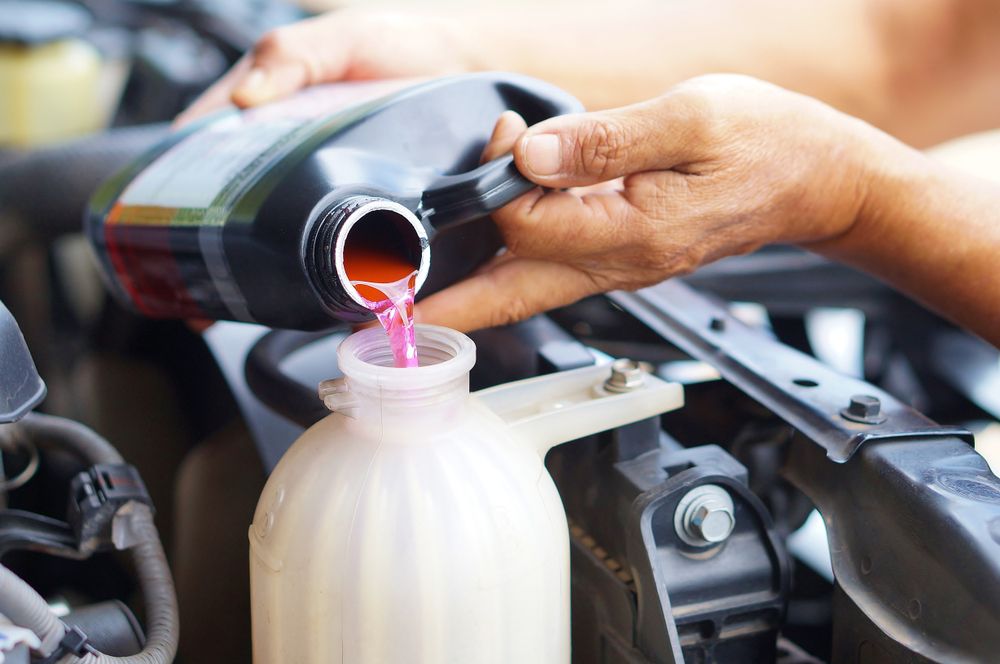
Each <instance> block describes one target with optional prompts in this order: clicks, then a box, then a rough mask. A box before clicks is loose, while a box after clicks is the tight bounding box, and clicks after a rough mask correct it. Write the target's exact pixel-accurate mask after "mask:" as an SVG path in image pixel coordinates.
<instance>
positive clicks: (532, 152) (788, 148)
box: [417, 75, 894, 330]
mask: <svg viewBox="0 0 1000 664" xmlns="http://www.w3.org/2000/svg"><path fill="white" fill-rule="evenodd" d="M524 130H525V125H524V123H523V121H522V120H521V119H520V118H519V117H517V116H516V115H514V114H513V113H508V114H505V115H504V116H503V117H502V118H501V120H500V122H499V123H498V124H497V127H496V130H495V132H494V136H493V140H492V141H491V143H490V145H489V146H488V147H487V149H486V154H485V155H484V157H485V158H489V157H492V156H495V155H497V154H500V153H502V152H504V151H506V150H508V149H510V148H511V146H513V149H514V156H515V160H516V162H517V166H518V168H519V169H520V171H521V172H522V173H524V174H525V175H526V176H527V177H529V178H530V179H531V180H532V181H534V182H536V183H538V184H540V185H542V186H543V187H546V189H537V190H535V191H534V192H532V193H529V194H527V195H525V196H523V197H521V198H520V199H518V200H517V201H515V202H513V203H511V204H510V205H508V206H507V207H505V208H503V209H502V210H500V211H498V212H497V213H495V214H494V215H493V216H494V219H495V220H496V222H497V224H498V225H499V227H500V229H501V231H502V232H503V235H504V238H505V240H506V243H507V247H508V252H507V253H506V254H504V255H502V256H501V257H499V258H497V259H495V260H494V261H493V262H492V263H491V264H488V265H487V266H485V267H484V268H483V269H481V270H480V271H479V272H478V273H477V274H475V275H473V276H472V277H471V278H470V279H467V280H466V281H464V282H462V283H459V284H456V285H455V286H452V287H451V288H449V289H447V290H444V291H442V292H440V293H437V294H435V295H433V296H431V297H429V298H427V299H426V300H425V301H423V302H421V303H420V305H419V306H418V310H417V320H419V321H421V322H428V323H437V324H441V325H447V326H450V327H455V328H458V329H461V330H473V329H477V328H480V327H488V326H493V325H503V324H507V323H512V322H515V321H518V320H521V319H523V318H526V317H528V316H531V315H532V314H535V313H538V312H541V311H545V310H547V309H551V308H554V307H558V306H562V305H566V304H569V303H571V302H574V301H576V300H578V299H580V298H583V297H586V296H588V295H592V294H595V293H601V292H606V291H609V290H613V289H636V288H641V287H644V286H648V285H652V284H655V283H658V282H660V281H662V280H664V279H666V278H668V277H672V276H675V275H682V274H687V273H689V272H691V271H693V270H695V269H696V268H697V267H699V266H700V265H703V264H705V263H708V262H711V261H714V260H717V259H719V258H722V257H723V256H728V255H731V254H737V253H746V252H749V251H752V250H754V249H756V248H757V247H760V246H761V245H763V244H765V243H768V242H774V241H782V242H800V243H804V242H811V241H817V240H826V239H829V238H833V237H836V236H839V235H842V234H844V233H846V232H847V231H848V230H849V229H850V228H851V227H852V224H853V223H854V221H855V219H856V217H857V215H858V212H859V210H861V209H862V207H863V205H864V203H865V196H866V182H867V181H866V177H867V172H868V171H867V166H868V165H870V164H875V163H877V162H878V160H879V152H880V150H881V149H882V148H883V147H884V146H885V144H887V143H894V141H892V140H891V139H889V138H888V137H887V136H885V135H884V134H881V132H878V131H877V130H875V129H873V128H871V127H869V126H868V125H866V124H864V123H862V122H861V121H859V120H856V119H854V118H850V117H848V116H846V115H843V114H841V113H838V112H837V111H834V110H833V109H831V108H830V107H828V106H826V105H824V104H822V103H820V102H817V101H815V100H813V99H810V98H807V97H803V96H801V95H798V94H794V93H791V92H787V91H784V90H781V89H780V88H777V87H775V86H772V85H769V84H767V83H762V82H760V81H756V80H753V79H749V78H746V77H741V76H730V75H716V76H706V77H702V78H698V79H693V80H691V81H688V82H686V83H683V84H681V85H679V86H676V87H675V88H673V89H671V90H670V91H669V92H667V93H666V94H665V95H663V96H662V97H660V98H658V99H655V100H652V101H649V102H645V103H641V104H636V105H634V106H629V107H626V108H623V109H618V110H614V111H605V112H600V113H588V114H581V115H575V116H564V117H560V118H554V119H552V120H547V121H545V122H542V123H540V124H538V125H535V126H534V127H532V128H530V129H528V130H527V131H524ZM522 132H523V133H522ZM618 178H623V179H622V180H621V184H620V186H619V187H618V188H614V187H609V186H608V185H607V184H606V183H609V182H611V181H615V180H616V179H618ZM602 183H604V186H600V185H602ZM594 185H598V186H597V187H595V186H594ZM565 187H587V189H586V190H572V189H571V190H569V191H560V189H561V188H565Z"/></svg>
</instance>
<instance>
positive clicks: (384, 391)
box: [249, 325, 683, 664]
mask: <svg viewBox="0 0 1000 664" xmlns="http://www.w3.org/2000/svg"><path fill="white" fill-rule="evenodd" d="M417 344H418V348H419V357H420V360H421V366H420V367H417V368H410V369H396V368H393V367H392V356H391V354H390V351H389V346H388V341H387V339H386V337H385V334H384V333H382V332H381V331H380V330H372V329H369V330H365V331H363V332H359V333H357V334H354V335H352V336H351V337H349V338H348V339H347V340H346V341H344V342H343V344H341V346H340V349H339V351H338V354H337V356H338V359H339V362H340V369H341V370H342V371H343V373H344V375H345V378H342V379H338V380H334V381H327V382H326V383H322V384H321V385H320V394H321V396H323V397H324V401H325V403H326V405H327V407H328V408H330V409H331V410H334V411H335V412H334V414H332V415H329V416H328V417H326V418H325V419H323V420H321V421H320V422H318V423H317V424H315V425H314V426H313V427H312V428H310V429H309V430H307V431H306V432H305V433H304V434H303V435H302V437H301V438H299V440H298V441H296V442H295V444H294V445H293V446H292V447H291V449H289V451H288V452H287V453H286V454H285V456H284V457H283V458H282V459H281V461H280V462H279V463H278V466H277V467H276V468H275V470H274V472H272V473H271V476H270V478H269V480H268V482H267V485H266V486H265V488H264V491H263V493H262V494H261V498H260V502H259V503H258V505H257V511H256V514H255V516H254V521H253V524H252V526H251V527H250V532H249V537H250V583H251V602H252V612H253V659H254V662H255V664H291V663H292V662H295V663H296V664H486V663H491V664H569V662H570V602H569V599H570V594H569V593H570V570H569V533H568V530H567V525H566V516H565V513H564V511H563V507H562V502H561V501H560V499H559V494H558V492H557V491H556V488H555V485H554V484H553V482H552V479H551V478H550V477H549V474H548V472H547V471H546V469H545V466H544V464H543V458H544V456H545V453H546V452H547V451H548V449H549V448H550V447H552V446H553V445H557V444H559V443H563V442H566V441H569V440H573V439H576V438H580V437H583V436H587V435H590V434H593V433H596V432H598V431H603V430H607V429H611V428H614V427H618V426H622V425H624V424H627V423H630V422H634V421H638V420H641V419H645V418H648V417H653V416H656V415H657V414H659V413H662V412H665V411H668V410H671V409H674V408H678V407H680V406H681V405H682V402H683V393H682V390H681V386H680V385H678V384H675V383H666V382H663V381H661V380H659V379H657V378H656V377H654V376H649V375H646V376H645V377H644V381H645V382H644V384H643V385H642V386H641V387H639V388H638V389H635V390H632V391H629V392H625V393H614V392H610V391H608V390H606V389H604V387H603V385H604V382H605V380H606V379H608V378H609V377H610V375H611V365H609V364H605V365H603V366H594V367H585V368H582V369H577V370H573V371H566V372H562V373H557V374H551V375H547V376H541V377H538V378H533V379H529V380H525V381H520V382H516V383H510V384H507V385H501V386H498V387H495V388H490V389H487V390H483V391H480V392H477V393H475V394H471V395H470V393H469V369H471V368H472V365H473V364H474V363H475V347H474V345H473V343H472V341H471V340H470V339H469V338H468V337H466V336H465V335H463V334H460V333H458V332H455V331H452V330H449V329H446V328H442V327H434V326H426V325H418V326H417Z"/></svg>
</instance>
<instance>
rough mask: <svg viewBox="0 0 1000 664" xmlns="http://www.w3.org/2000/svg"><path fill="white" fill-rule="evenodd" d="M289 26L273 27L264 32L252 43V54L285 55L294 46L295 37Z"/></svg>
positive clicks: (266, 55) (263, 55)
mask: <svg viewBox="0 0 1000 664" xmlns="http://www.w3.org/2000/svg"><path fill="white" fill-rule="evenodd" d="M293 30H294V28H293V27H290V26H285V27H280V28H273V29H271V30H268V31H267V32H265V33H264V34H263V35H262V36H261V38H260V39H258V40H257V43H256V44H255V45H254V49H253V51H254V55H255V56H257V57H275V56H281V55H287V54H288V53H289V52H290V50H291V49H292V48H293V47H294V44H295V38H294V36H293V35H292V34H290V33H291V32H293Z"/></svg>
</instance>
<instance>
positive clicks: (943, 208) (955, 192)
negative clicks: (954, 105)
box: [807, 144, 1000, 347]
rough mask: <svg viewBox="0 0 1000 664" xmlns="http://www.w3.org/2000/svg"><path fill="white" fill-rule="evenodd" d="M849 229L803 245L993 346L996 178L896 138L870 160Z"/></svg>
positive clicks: (997, 273) (998, 290)
mask: <svg viewBox="0 0 1000 664" xmlns="http://www.w3.org/2000/svg"><path fill="white" fill-rule="evenodd" d="M866 190H867V191H866V194H865V202H864V204H863V205H862V207H861V212H860V213H859V215H858V217H857V220H856V221H855V223H854V224H853V226H852V227H851V229H850V230H849V231H848V232H847V233H845V234H843V235H842V236H840V237H838V238H835V239H832V240H829V241H827V242H823V243H819V244H814V245H811V246H808V247H807V248H810V249H812V250H814V251H817V252H818V253H821V254H823V255H825V256H827V257H829V258H832V259H835V260H838V261H841V262H844V263H848V264H850V265H853V266H855V267H858V268H860V269H862V270H865V271H867V272H869V273H871V274H874V275H875V276H878V277H880V278H881V279H883V280H885V281H886V282H888V283H890V284H892V285H894V286H896V287H897V288H899V289H900V290H901V291H903V292H906V293H908V294H909V295H911V296H913V297H914V298H915V299H918V300H920V301H922V302H924V303H925V304H927V305H928V306H930V307H931V308H933V309H935V310H937V311H938V312H940V313H941V314H943V315H944V316H946V317H948V318H950V319H951V320H953V321H954V322H956V323H958V324H960V325H962V326H963V327H966V328H967V329H969V330H971V331H973V332H975V333H976V334H978V335H980V336H981V337H983V338H984V339H986V340H987V341H989V342H990V343H992V344H994V345H996V346H998V347H1000V186H998V185H996V184H993V183H991V182H987V181H985V180H978V179H976V178H973V177H971V176H968V175H965V174H963V173H960V172H958V171H953V170H951V169H949V168H946V167H944V166H941V165H940V164H938V163H936V162H933V161H931V160H930V159H928V158H927V157H925V156H924V155H922V154H920V153H918V152H916V151H913V150H910V149H909V148H906V147H905V146H902V145H898V144H897V145H896V146H894V147H892V148H891V149H890V150H888V151H887V153H886V154H885V155H884V158H883V159H881V160H879V161H878V162H876V163H875V164H873V168H872V170H871V175H870V176H869V177H868V178H867V187H866Z"/></svg>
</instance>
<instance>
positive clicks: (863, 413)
mask: <svg viewBox="0 0 1000 664" xmlns="http://www.w3.org/2000/svg"><path fill="white" fill-rule="evenodd" d="M881 410H882V402H881V401H879V400H878V397H873V396H869V395H867V394H855V395H854V396H853V397H851V405H850V406H848V407H847V408H845V409H844V410H842V411H840V414H841V415H843V416H844V417H845V418H846V419H848V420H851V421H852V422H860V423H861V424H879V423H881V422H885V420H886V416H885V415H882V414H880V413H881Z"/></svg>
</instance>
